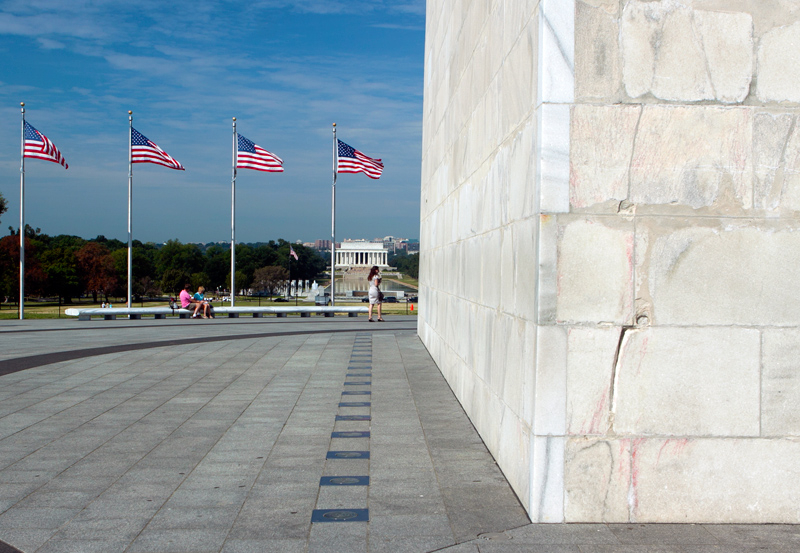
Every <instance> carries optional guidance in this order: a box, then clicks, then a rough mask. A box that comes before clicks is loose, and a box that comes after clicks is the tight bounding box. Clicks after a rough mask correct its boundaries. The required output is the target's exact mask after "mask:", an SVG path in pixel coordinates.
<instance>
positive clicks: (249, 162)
mask: <svg viewBox="0 0 800 553" xmlns="http://www.w3.org/2000/svg"><path fill="white" fill-rule="evenodd" d="M236 143H237V146H238V147H237V148H236V168H237V169H255V170H256V171H269V172H271V173H282V172H283V160H282V159H281V158H279V157H278V156H276V155H275V154H273V153H271V152H268V151H266V150H265V149H264V148H262V147H261V146H259V145H258V144H256V143H255V142H253V141H252V140H248V139H247V138H245V137H244V136H242V135H241V134H239V133H236Z"/></svg>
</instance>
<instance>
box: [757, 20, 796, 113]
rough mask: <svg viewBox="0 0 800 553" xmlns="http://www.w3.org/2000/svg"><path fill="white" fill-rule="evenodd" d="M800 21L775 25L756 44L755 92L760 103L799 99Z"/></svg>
mask: <svg viewBox="0 0 800 553" xmlns="http://www.w3.org/2000/svg"><path fill="white" fill-rule="evenodd" d="M798 46H800V22H797V23H793V24H792V25H786V26H783V27H777V28H775V29H772V30H771V31H769V32H767V33H766V34H765V35H764V36H762V37H761V41H760V42H759V46H758V84H757V86H756V94H757V95H758V99H759V100H761V101H762V102H800V87H798V86H797V83H798V82H800V48H798Z"/></svg>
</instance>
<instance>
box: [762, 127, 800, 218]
mask: <svg viewBox="0 0 800 553" xmlns="http://www.w3.org/2000/svg"><path fill="white" fill-rule="evenodd" d="M795 124H796V122H795V116H793V115H791V114H788V113H780V114H773V113H757V114H756V115H755V118H754V120H753V171H754V173H755V182H754V184H753V188H754V190H753V207H756V208H761V209H767V210H771V211H774V210H778V209H780V207H781V203H782V201H781V200H782V199H783V194H784V189H785V188H788V189H789V190H793V189H798V190H800V165H798V164H797V162H798V161H800V148H798V146H800V144H798V139H797V138H795V136H796V135H797V133H796V132H794V128H795ZM790 140H791V142H792V144H791V145H790V143H789V142H790ZM790 146H791V148H790ZM788 196H792V194H791V192H789V194H788ZM787 200H788V198H787ZM787 203H788V202H787ZM799 207H800V206H799Z"/></svg>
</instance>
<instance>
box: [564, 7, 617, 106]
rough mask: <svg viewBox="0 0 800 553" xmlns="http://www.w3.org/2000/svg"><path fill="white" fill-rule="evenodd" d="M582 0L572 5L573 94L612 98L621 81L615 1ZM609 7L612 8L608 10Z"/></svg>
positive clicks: (579, 96) (592, 97)
mask: <svg viewBox="0 0 800 553" xmlns="http://www.w3.org/2000/svg"><path fill="white" fill-rule="evenodd" d="M591 4H592V3H589V2H586V1H583V2H578V4H577V6H576V15H575V27H576V28H577V29H579V32H578V33H576V35H575V97H576V99H578V100H585V99H597V98H605V99H612V98H615V97H616V96H617V95H618V93H619V91H620V87H621V85H622V62H621V58H620V49H619V20H618V18H617V17H616V15H617V10H618V8H619V3H618V2H616V1H614V2H605V3H603V2H599V3H598V4H599V5H598V6H597V7H590V6H591ZM610 10H613V11H610Z"/></svg>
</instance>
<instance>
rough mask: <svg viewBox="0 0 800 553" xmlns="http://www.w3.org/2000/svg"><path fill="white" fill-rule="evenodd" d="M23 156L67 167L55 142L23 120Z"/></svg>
mask: <svg viewBox="0 0 800 553" xmlns="http://www.w3.org/2000/svg"><path fill="white" fill-rule="evenodd" d="M24 152H25V153H24V154H23V157H32V158H36V159H44V160H47V161H52V162H54V163H58V164H60V165H63V166H64V169H69V165H67V160H66V159H64V156H62V155H61V152H59V151H58V148H56V146H55V144H53V143H52V142H50V139H49V138H47V137H46V136H45V135H43V134H42V133H40V132H39V131H37V130H36V129H34V128H33V125H31V124H30V123H28V122H27V121H25V149H24Z"/></svg>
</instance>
